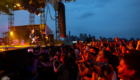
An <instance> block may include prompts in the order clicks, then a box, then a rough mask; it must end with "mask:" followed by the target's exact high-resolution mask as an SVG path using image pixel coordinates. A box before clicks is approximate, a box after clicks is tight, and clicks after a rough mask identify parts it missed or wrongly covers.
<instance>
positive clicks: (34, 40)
mask: <svg viewBox="0 0 140 80" xmlns="http://www.w3.org/2000/svg"><path fill="white" fill-rule="evenodd" d="M37 38H39V37H36V36H35V37H34V38H31V40H32V41H31V43H36V39H37Z"/></svg>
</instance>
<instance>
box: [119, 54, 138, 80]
mask: <svg viewBox="0 0 140 80" xmlns="http://www.w3.org/2000/svg"><path fill="white" fill-rule="evenodd" d="M117 69H118V77H119V78H122V79H123V78H129V79H132V80H136V79H135V78H137V80H138V79H140V53H129V54H125V55H124V56H123V57H122V59H121V61H120V64H119V66H118V67H117Z"/></svg>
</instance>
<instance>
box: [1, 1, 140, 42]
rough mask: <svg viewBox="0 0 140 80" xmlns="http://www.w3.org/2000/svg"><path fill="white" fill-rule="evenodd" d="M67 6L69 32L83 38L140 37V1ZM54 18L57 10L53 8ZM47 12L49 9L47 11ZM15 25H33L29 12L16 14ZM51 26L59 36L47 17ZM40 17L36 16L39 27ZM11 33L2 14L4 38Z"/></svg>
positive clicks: (67, 30) (51, 8)
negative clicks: (5, 34) (83, 36)
mask: <svg viewBox="0 0 140 80" xmlns="http://www.w3.org/2000/svg"><path fill="white" fill-rule="evenodd" d="M64 4H65V13H66V32H67V35H68V32H69V31H70V32H71V35H76V36H78V37H79V34H80V33H83V34H87V35H88V34H91V35H92V36H93V35H94V36H95V38H96V39H99V38H100V36H102V37H106V38H108V37H112V38H114V37H116V36H117V37H119V38H127V39H130V38H131V37H134V38H135V39H136V38H140V0H76V1H75V2H73V1H71V2H69V3H64ZM48 6H49V7H50V11H51V15H52V17H53V18H55V11H54V9H53V7H52V6H51V5H48ZM46 9H47V8H46ZM14 14H15V16H14V19H15V21H14V25H15V26H19V25H29V12H28V11H25V10H20V11H15V12H14ZM46 22H47V25H48V26H49V27H50V28H51V29H52V31H53V33H55V21H54V20H52V19H51V18H50V14H49V13H48V15H47V21H46ZM39 23H40V17H39V16H35V24H39ZM7 30H8V16H7V15H0V37H2V32H4V31H7Z"/></svg>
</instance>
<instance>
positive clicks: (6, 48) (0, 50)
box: [0, 45, 37, 52]
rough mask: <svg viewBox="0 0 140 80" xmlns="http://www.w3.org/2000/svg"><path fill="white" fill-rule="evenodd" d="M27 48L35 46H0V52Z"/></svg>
mask: <svg viewBox="0 0 140 80" xmlns="http://www.w3.org/2000/svg"><path fill="white" fill-rule="evenodd" d="M28 47H37V45H15V46H12V45H3V46H0V52H3V51H7V50H15V49H22V48H28Z"/></svg>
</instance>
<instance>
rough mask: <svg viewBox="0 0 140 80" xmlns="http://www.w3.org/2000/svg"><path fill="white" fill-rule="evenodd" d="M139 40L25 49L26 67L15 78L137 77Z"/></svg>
mask: <svg viewBox="0 0 140 80" xmlns="http://www.w3.org/2000/svg"><path fill="white" fill-rule="evenodd" d="M139 50H140V40H137V41H127V42H125V41H124V40H120V39H119V38H117V37H115V38H114V41H112V42H109V41H108V40H107V41H105V40H102V39H100V40H97V39H96V40H94V39H92V41H91V42H90V43H87V42H86V41H85V42H84V43H82V42H81V41H78V42H77V43H76V44H72V45H65V44H62V45H61V46H53V45H52V46H49V47H47V48H45V49H43V48H41V47H39V48H38V49H36V50H33V48H29V49H28V68H27V70H25V71H22V72H21V73H20V74H22V76H20V78H19V79H18V80H140V51H139Z"/></svg>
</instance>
